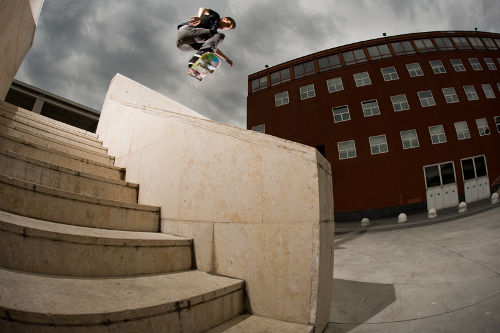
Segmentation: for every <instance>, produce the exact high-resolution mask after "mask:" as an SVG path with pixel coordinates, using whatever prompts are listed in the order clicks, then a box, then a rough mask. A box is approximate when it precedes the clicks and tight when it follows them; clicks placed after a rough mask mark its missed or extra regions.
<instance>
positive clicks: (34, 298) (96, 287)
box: [0, 269, 243, 332]
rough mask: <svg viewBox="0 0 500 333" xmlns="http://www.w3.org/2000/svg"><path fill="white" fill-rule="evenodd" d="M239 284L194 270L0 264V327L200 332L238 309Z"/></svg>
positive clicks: (229, 317) (87, 330)
mask: <svg viewBox="0 0 500 333" xmlns="http://www.w3.org/2000/svg"><path fill="white" fill-rule="evenodd" d="M242 287H243V282H242V281H241V280H236V279H230V278H226V277H221V276H214V275H209V274H207V273H203V272H199V271H188V272H181V273H172V274H163V275H154V276H144V277H133V278H109V279H95V278H93V279H83V278H80V279H77V278H63V277H47V276H42V275H35V274H24V273H20V272H15V271H8V270H5V269H0V290H1V292H2V298H1V300H0V318H1V319H2V320H1V321H0V330H2V331H10V329H20V328H25V329H30V330H32V331H35V330H36V329H37V328H39V327H47V326H48V328H49V329H50V330H51V332H73V330H74V331H75V332H77V331H78V332H82V331H85V332H103V330H104V331H105V330H106V328H109V329H115V330H117V331H119V332H125V331H134V332H150V331H151V328H152V327H154V328H155V329H156V331H159V332H167V331H168V332H180V331H181V329H180V327H182V331H183V332H203V331H206V330H208V329H210V328H212V327H215V326H217V325H220V324H221V323H223V322H225V321H227V320H230V319H232V318H234V317H236V316H237V315H239V314H241V312H242V309H243V305H242Z"/></svg>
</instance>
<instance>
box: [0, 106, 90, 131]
mask: <svg viewBox="0 0 500 333" xmlns="http://www.w3.org/2000/svg"><path fill="white" fill-rule="evenodd" d="M0 108H1V109H3V110H6V111H9V112H12V113H16V114H17V115H20V116H22V117H25V118H29V119H32V120H35V121H37V122H40V123H43V124H46V125H49V126H52V127H55V128H58V129H61V130H65V131H67V132H71V133H75V134H79V135H81V136H84V137H88V138H93V139H97V138H98V135H97V134H96V133H93V132H89V131H86V130H84V129H81V128H78V127H74V126H71V125H68V124H66V123H63V122H60V121H57V120H54V119H52V118H48V117H45V116H42V115H40V114H37V113H34V112H32V111H29V110H26V109H23V108H20V107H17V106H15V105H12V104H9V103H7V102H4V101H0Z"/></svg>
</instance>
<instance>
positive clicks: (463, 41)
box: [452, 37, 472, 50]
mask: <svg viewBox="0 0 500 333" xmlns="http://www.w3.org/2000/svg"><path fill="white" fill-rule="evenodd" d="M452 39H453V42H454V43H455V45H456V46H457V49H459V50H470V49H472V48H471V47H470V45H469V42H468V41H467V38H465V37H452Z"/></svg>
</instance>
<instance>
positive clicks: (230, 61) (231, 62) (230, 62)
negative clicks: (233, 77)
mask: <svg viewBox="0 0 500 333" xmlns="http://www.w3.org/2000/svg"><path fill="white" fill-rule="evenodd" d="M226 61H227V63H228V64H229V66H231V68H233V61H232V60H231V59H226Z"/></svg>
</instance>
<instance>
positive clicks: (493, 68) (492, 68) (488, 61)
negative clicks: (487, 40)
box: [484, 58, 497, 71]
mask: <svg viewBox="0 0 500 333" xmlns="http://www.w3.org/2000/svg"><path fill="white" fill-rule="evenodd" d="M484 62H485V63H486V66H487V67H488V69H489V70H490V71H496V70H497V66H495V63H494V62H493V59H491V58H484Z"/></svg>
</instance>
